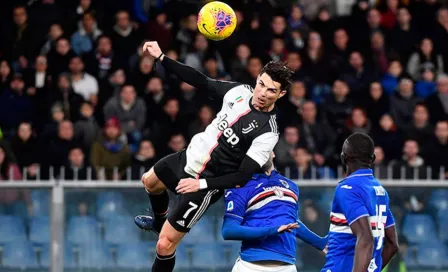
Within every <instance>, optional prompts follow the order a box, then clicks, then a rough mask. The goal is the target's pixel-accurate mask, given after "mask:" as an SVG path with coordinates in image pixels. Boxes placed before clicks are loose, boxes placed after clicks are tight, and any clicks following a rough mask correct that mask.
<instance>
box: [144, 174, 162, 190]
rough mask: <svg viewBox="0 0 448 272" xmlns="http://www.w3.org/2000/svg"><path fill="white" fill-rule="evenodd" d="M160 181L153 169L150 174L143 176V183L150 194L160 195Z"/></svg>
mask: <svg viewBox="0 0 448 272" xmlns="http://www.w3.org/2000/svg"><path fill="white" fill-rule="evenodd" d="M159 182H160V180H159V179H158V178H157V176H156V175H155V174H154V170H153V169H151V170H149V171H148V172H146V173H144V174H143V176H142V183H143V185H144V186H145V189H146V191H148V193H160V188H159V187H160V186H158V183H159Z"/></svg>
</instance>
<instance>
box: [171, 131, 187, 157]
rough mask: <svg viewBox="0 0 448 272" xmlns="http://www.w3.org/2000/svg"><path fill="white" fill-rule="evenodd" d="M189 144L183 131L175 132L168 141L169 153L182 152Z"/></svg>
mask: <svg viewBox="0 0 448 272" xmlns="http://www.w3.org/2000/svg"><path fill="white" fill-rule="evenodd" d="M186 146H187V142H186V141H185V138H184V136H183V135H182V134H181V133H175V134H173V135H172V136H171V138H170V141H169V142H168V153H167V154H171V153H175V152H180V151H182V150H183V149H185V147H186Z"/></svg>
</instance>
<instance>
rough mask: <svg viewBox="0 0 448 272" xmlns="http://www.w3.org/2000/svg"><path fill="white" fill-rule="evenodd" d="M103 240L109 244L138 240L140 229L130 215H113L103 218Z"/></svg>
mask: <svg viewBox="0 0 448 272" xmlns="http://www.w3.org/2000/svg"><path fill="white" fill-rule="evenodd" d="M104 225H105V226H107V227H105V229H104V233H105V234H104V240H105V241H106V242H107V243H110V244H125V243H133V242H137V241H139V240H140V230H139V229H138V228H137V227H136V226H135V224H134V219H133V218H132V217H131V216H120V215H115V216H111V217H109V218H108V219H107V220H105V224H104Z"/></svg>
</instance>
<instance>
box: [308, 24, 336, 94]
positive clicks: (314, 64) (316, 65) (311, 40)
mask: <svg viewBox="0 0 448 272" xmlns="http://www.w3.org/2000/svg"><path fill="white" fill-rule="evenodd" d="M325 57H326V56H325V52H324V46H323V43H322V38H321V35H320V34H319V33H318V32H315V31H312V32H310V35H309V37H308V43H307V47H306V50H305V52H304V58H303V66H304V68H305V69H306V70H307V71H308V73H309V75H310V77H311V80H312V81H313V82H314V83H315V84H316V86H315V87H314V88H315V90H313V94H314V95H315V94H316V93H321V92H322V91H321V90H320V89H322V88H324V86H325V84H326V83H328V81H329V72H330V71H329V69H328V67H327V64H326V61H327V60H326V58H325Z"/></svg>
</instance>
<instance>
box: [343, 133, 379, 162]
mask: <svg viewBox="0 0 448 272" xmlns="http://www.w3.org/2000/svg"><path fill="white" fill-rule="evenodd" d="M344 145H347V146H346V148H345V149H344V150H343V153H344V154H345V156H346V157H347V160H348V161H353V160H356V161H358V162H360V163H365V164H370V163H372V162H373V160H374V150H375V144H374V142H373V140H372V138H370V136H369V135H367V134H365V133H359V132H357V133H353V134H352V135H350V136H349V137H348V138H347V140H346V143H345V144H344Z"/></svg>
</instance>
